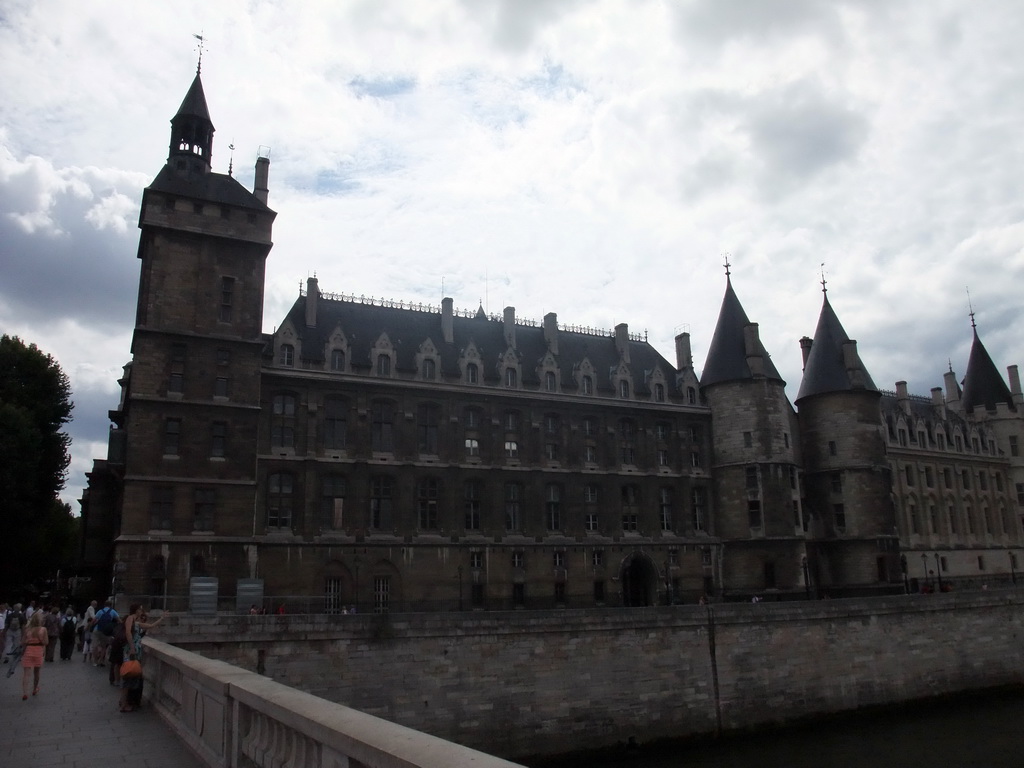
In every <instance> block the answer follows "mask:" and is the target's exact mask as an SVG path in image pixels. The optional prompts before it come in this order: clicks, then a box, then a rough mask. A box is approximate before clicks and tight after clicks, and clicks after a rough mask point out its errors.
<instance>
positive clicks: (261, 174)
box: [252, 157, 270, 205]
mask: <svg viewBox="0 0 1024 768" xmlns="http://www.w3.org/2000/svg"><path fill="white" fill-rule="evenodd" d="M269 181H270V158H269V157H257V158H256V180H255V182H253V185H252V194H253V197H255V198H256V199H257V200H259V201H260V202H261V203H263V204H264V205H266V204H267V198H268V196H269V195H270V187H269V186H267V185H268V183H269Z"/></svg>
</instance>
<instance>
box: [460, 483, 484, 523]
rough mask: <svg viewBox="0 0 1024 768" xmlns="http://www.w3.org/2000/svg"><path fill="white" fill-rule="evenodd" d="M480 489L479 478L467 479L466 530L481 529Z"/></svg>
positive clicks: (464, 487)
mask: <svg viewBox="0 0 1024 768" xmlns="http://www.w3.org/2000/svg"><path fill="white" fill-rule="evenodd" d="M481 495H482V492H481V490H480V481H479V480H467V481H466V484H465V485H464V486H463V500H464V508H465V513H466V520H465V523H466V530H467V531H479V530H480V497H481Z"/></svg>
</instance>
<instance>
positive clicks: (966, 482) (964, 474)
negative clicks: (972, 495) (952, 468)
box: [960, 469, 971, 491]
mask: <svg viewBox="0 0 1024 768" xmlns="http://www.w3.org/2000/svg"><path fill="white" fill-rule="evenodd" d="M960 482H961V483H963V486H964V490H965V491H969V490H971V471H970V470H969V469H964V470H961V471H960Z"/></svg>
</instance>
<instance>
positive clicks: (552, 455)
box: [544, 443, 558, 461]
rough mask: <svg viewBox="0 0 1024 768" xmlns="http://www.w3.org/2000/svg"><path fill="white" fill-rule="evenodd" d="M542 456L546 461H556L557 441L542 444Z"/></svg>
mask: <svg viewBox="0 0 1024 768" xmlns="http://www.w3.org/2000/svg"><path fill="white" fill-rule="evenodd" d="M544 458H545V459H547V460H548V461H558V443H545V444H544Z"/></svg>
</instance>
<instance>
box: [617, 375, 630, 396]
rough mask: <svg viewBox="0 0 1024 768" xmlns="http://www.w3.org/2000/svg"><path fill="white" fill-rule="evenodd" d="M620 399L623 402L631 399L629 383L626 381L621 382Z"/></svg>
mask: <svg viewBox="0 0 1024 768" xmlns="http://www.w3.org/2000/svg"><path fill="white" fill-rule="evenodd" d="M619 397H621V398H622V399H623V400H628V399H629V382H628V381H626V380H625V379H621V380H620V381H619Z"/></svg>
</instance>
